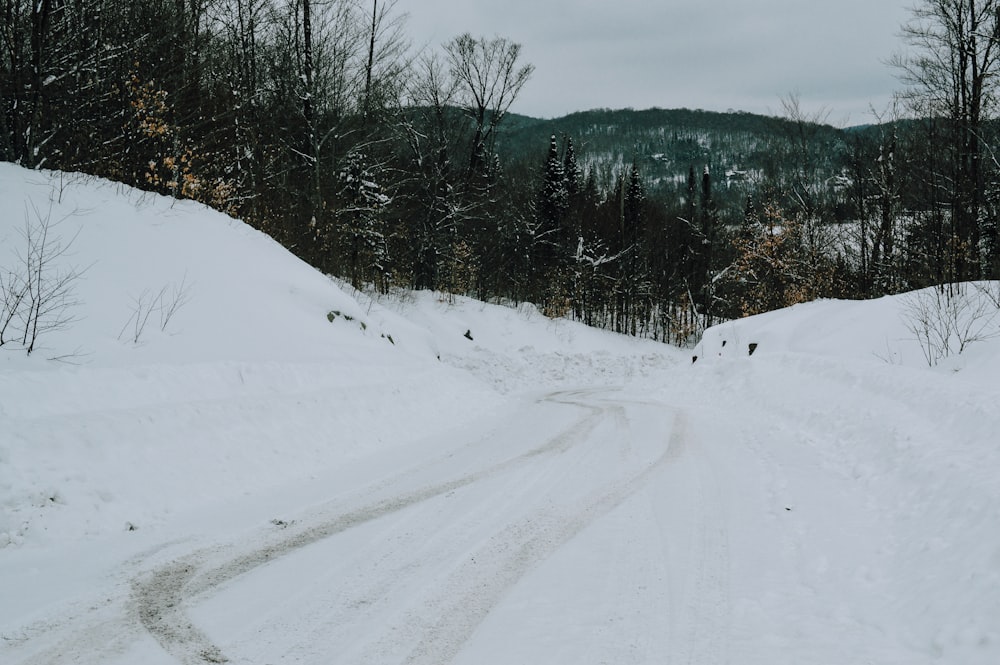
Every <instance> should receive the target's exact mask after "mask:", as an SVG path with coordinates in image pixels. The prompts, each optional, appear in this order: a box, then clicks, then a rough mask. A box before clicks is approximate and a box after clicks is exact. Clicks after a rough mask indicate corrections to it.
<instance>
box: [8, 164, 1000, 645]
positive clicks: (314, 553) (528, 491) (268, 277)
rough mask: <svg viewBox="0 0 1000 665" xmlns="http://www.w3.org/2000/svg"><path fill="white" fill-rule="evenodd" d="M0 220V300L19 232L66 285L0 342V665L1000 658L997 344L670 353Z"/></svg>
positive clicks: (864, 323) (155, 210)
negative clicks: (49, 235)
mask: <svg viewBox="0 0 1000 665" xmlns="http://www.w3.org/2000/svg"><path fill="white" fill-rule="evenodd" d="M0 203H2V204H3V205H2V208H0V268H4V269H5V270H4V271H3V274H4V279H8V276H9V275H10V274H11V273H10V271H11V270H14V271H16V269H17V266H18V265H19V261H20V260H21V258H23V257H24V256H26V252H27V251H28V250H27V249H26V245H25V243H24V240H23V238H22V235H21V232H22V231H23V229H24V227H25V224H26V223H27V224H28V225H29V226H31V225H34V226H35V228H37V225H38V220H39V218H43V219H44V218H48V219H49V220H50V221H51V222H58V224H54V225H51V229H52V232H53V233H54V234H55V236H54V237H53V240H59V241H60V242H62V244H63V245H64V246H67V247H68V250H67V251H66V252H65V253H64V254H63V255H62V256H59V257H58V258H57V259H56V260H55V262H54V264H53V266H52V271H51V273H50V274H52V275H57V274H67V271H70V270H72V269H74V268H75V269H76V270H77V272H78V273H79V274H80V277H79V278H78V279H77V280H75V281H73V282H72V296H73V297H72V298H71V299H69V300H72V301H73V302H76V303H78V304H76V305H74V306H73V307H71V308H70V309H68V310H66V311H67V313H70V314H71V315H72V316H73V317H74V319H75V321H74V322H73V323H72V324H71V325H69V326H67V327H66V328H65V329H64V330H53V331H50V332H48V333H47V334H44V335H41V336H39V339H38V345H37V348H36V349H35V351H34V352H33V353H32V354H31V355H30V356H28V355H27V354H26V353H25V352H24V351H23V349H21V348H20V346H19V345H18V344H17V343H16V342H17V341H19V338H18V339H17V340H15V342H13V343H7V344H5V345H4V346H3V347H0V662H2V663H4V664H7V663H12V664H14V663H36V664H43V663H95V664H96V663H101V664H103V663H144V664H145V663H150V664H156V663H205V662H232V663H246V664H254V665H263V664H265V663H270V664H277V663H316V664H320V663H322V664H328V663H351V664H353V663H379V664H387V663H428V664H430V663H446V662H452V663H468V664H477V665H480V664H490V663H497V664H500V663H504V664H506V663H546V664H558V663H566V664H573V665H578V664H584V663H594V664H597V663H615V664H618V663H692V664H705V665H708V664H716V663H734V664H737V663H739V664H747V665H758V664H759V665H773V664H774V663H810V664H830V665H834V664H843V663H851V664H854V663H878V664H899V665H904V664H906V665H922V664H938V663H954V664H956V665H966V664H970V665H977V664H983V665H986V664H994V663H997V662H1000V434H998V433H1000V409H998V406H1000V387H998V382H997V376H998V375H1000V340H997V339H988V340H984V341H981V342H978V343H975V344H972V345H971V346H969V347H968V349H966V350H965V351H964V353H962V354H961V355H960V356H953V357H949V358H945V359H942V360H941V362H940V363H938V365H937V366H936V367H934V368H932V369H931V368H928V367H927V363H926V361H925V359H924V354H923V351H922V349H921V346H920V344H918V343H917V341H916V340H915V339H914V334H913V332H912V331H910V330H909V329H908V328H907V325H906V323H905V315H906V313H907V312H908V311H912V307H911V306H910V305H908V304H907V302H911V303H912V299H911V300H910V301H907V299H906V298H905V297H896V298H884V299H881V300H877V301H871V302H839V301H823V302H816V303H810V304H806V305H800V306H796V307H793V308H790V309H787V310H783V311H780V312H774V313H771V314H768V315H763V316H759V317H754V318H751V319H747V320H743V321H740V322H735V323H729V324H724V325H721V326H718V327H716V328H713V329H711V330H709V331H708V332H707V333H706V335H705V338H704V340H703V341H702V343H701V344H700V345H699V346H698V347H697V348H696V349H694V350H691V351H680V350H677V349H673V348H670V347H665V346H662V345H658V344H653V343H650V342H643V341H638V340H632V339H628V338H623V337H619V336H616V335H612V334H609V333H605V332H601V331H596V330H591V329H587V328H584V327H582V326H579V325H575V324H572V323H569V322H566V321H551V320H548V319H546V318H544V317H542V316H541V315H539V314H538V313H537V312H535V311H534V310H533V309H532V308H530V307H521V308H519V309H509V308H503V307H498V306H494V305H487V304H483V303H478V302H474V301H471V300H467V299H464V298H446V297H442V296H440V295H439V294H430V293H417V294H396V295H393V296H390V297H387V298H384V299H381V300H378V301H376V300H373V299H372V298H370V297H369V296H367V295H364V294H357V293H353V292H351V291H350V290H345V289H344V288H343V287H341V286H340V285H338V284H337V283H335V282H333V281H331V280H330V279H328V278H326V277H325V276H323V275H320V274H319V273H317V272H316V271H314V270H312V269H311V268H309V267H308V266H306V265H304V264H302V263H301V262H299V261H298V260H296V259H294V258H293V257H291V256H290V255H289V254H288V253H287V252H285V251H284V250H283V249H282V248H281V247H279V246H278V245H277V244H276V243H274V242H273V241H271V240H270V239H269V238H267V237H266V236H264V235H262V234H260V233H257V232H255V231H253V230H251V229H249V228H248V227H246V226H244V225H243V224H241V223H239V222H235V221H233V220H231V219H228V218H226V217H224V216H222V215H219V214H217V213H214V212H211V211H207V210H205V209H204V208H202V207H200V206H197V205H195V204H192V203H188V202H175V201H170V200H167V199H162V198H159V197H154V196H150V195H146V194H142V193H139V192H136V191H134V190H130V189H127V188H124V187H120V186H117V185H113V184H109V183H104V182H99V181H92V180H89V179H85V178H81V177H79V176H69V175H60V174H45V173H38V172H29V171H25V170H22V169H19V168H16V167H14V166H11V165H7V164H0ZM36 211H37V213H36ZM19 257H20V258H19ZM60 270H61V271H62V272H59V271H60ZM5 283H9V282H5ZM168 311H169V312H171V315H170V316H169V317H166V316H165V314H166V312H168ZM164 319H168V320H164ZM12 321H13V325H14V326H15V327H16V326H17V325H18V323H17V322H18V321H19V319H18V318H16V317H15V318H14V319H13V320H12ZM996 323H997V324H1000V321H998V322H996ZM991 325H993V324H992V323H991ZM991 330H992V329H991ZM466 333H468V336H466ZM469 337H471V339H469ZM5 339H6V338H5ZM751 343H753V344H756V345H757V347H756V349H755V352H754V353H753V355H752V356H751V355H749V353H748V345H749V344H751ZM693 355H697V356H698V360H697V362H695V363H692V362H691V357H692V356H693ZM52 358H58V360H51V359H52Z"/></svg>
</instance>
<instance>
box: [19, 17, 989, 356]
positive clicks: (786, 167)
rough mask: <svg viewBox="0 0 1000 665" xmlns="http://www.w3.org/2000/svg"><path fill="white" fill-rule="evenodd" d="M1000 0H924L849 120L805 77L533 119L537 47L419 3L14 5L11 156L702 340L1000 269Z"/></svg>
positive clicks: (591, 316)
mask: <svg viewBox="0 0 1000 665" xmlns="http://www.w3.org/2000/svg"><path fill="white" fill-rule="evenodd" d="M997 9H998V2H995V1H993V0H946V1H945V2H933V3H932V2H923V3H919V4H918V6H917V8H916V9H915V10H914V18H913V22H912V23H911V24H908V25H907V26H905V29H904V39H905V40H907V43H909V44H910V45H912V46H915V47H916V48H917V50H916V51H915V53H916V54H917V55H915V56H913V57H911V58H909V59H905V58H902V57H900V58H898V59H897V61H896V62H895V63H894V65H895V66H896V67H897V69H898V70H899V71H900V79H901V84H902V90H901V92H900V96H899V98H898V101H897V103H896V104H895V105H893V106H892V107H891V108H888V109H878V110H876V111H875V115H874V117H873V122H872V124H870V125H866V126H864V127H856V128H850V129H839V128H836V127H832V126H830V125H829V124H827V123H826V122H825V119H826V115H825V114H824V113H823V112H822V110H815V111H807V110H806V109H804V108H803V106H802V105H801V103H800V100H799V99H798V98H797V97H796V96H794V95H789V96H788V97H786V98H785V99H783V100H781V106H782V112H783V117H765V116H759V115H753V114H748V113H740V112H730V113H713V112H708V111H699V110H687V109H676V110H662V109H649V110H640V111H636V110H609V109H600V110H592V111H584V112H579V113H574V114H571V115H568V116H565V117H563V118H558V119H547V120H543V119H534V118H528V117H524V116H519V115H516V114H514V113H511V109H512V108H515V107H516V103H515V102H516V100H517V97H518V94H519V92H520V91H521V89H522V88H523V86H524V85H526V84H530V83H529V81H530V77H531V74H532V71H533V68H532V66H531V65H530V64H529V63H526V62H524V61H523V59H522V54H521V48H520V46H519V45H518V44H516V43H513V42H511V41H509V40H507V39H505V38H503V37H490V38H481V37H474V36H472V35H468V34H466V35H460V36H457V37H455V38H454V39H452V40H450V41H448V42H447V43H445V44H443V45H442V46H441V47H440V48H428V49H424V50H421V51H419V52H418V51H416V50H415V49H413V48H411V45H410V43H409V41H408V39H407V34H406V23H405V15H403V14H402V13H400V12H399V11H398V7H397V3H396V2H394V1H393V0H388V1H386V0H381V1H380V0H371V1H367V2H363V1H361V0H326V1H324V2H315V0H152V1H150V2H141V3H139V2H120V1H114V0H0V11H2V13H3V28H2V32H0V48H2V55H0V108H2V112H0V159H2V160H6V161H12V162H16V163H19V164H22V165H24V166H27V167H31V168H51V169H62V170H67V171H77V172H82V173H86V174H91V175H94V176H101V177H107V178H110V179H113V180H116V181H119V182H123V183H126V184H129V185H133V186H136V187H139V188H142V189H146V190H149V191H154V192H159V193H162V194H166V195H170V196H174V197H178V198H190V199H195V200H198V201H201V202H203V203H206V204H208V205H210V206H212V207H214V208H217V209H219V210H222V211H225V212H227V213H229V214H232V215H234V216H237V217H239V218H241V219H243V220H245V221H247V222H248V223H249V224H251V225H253V226H255V227H256V228H259V229H261V230H263V231H265V232H266V233H268V234H270V235H271V236H273V237H274V238H275V239H277V240H278V241H279V242H281V243H283V244H284V245H285V246H286V247H288V248H289V249H290V250H291V251H293V252H295V253H296V254H297V255H298V256H300V257H302V258H303V259H305V260H306V261H308V262H310V263H311V264H313V265H314V266H316V267H317V268H319V269H320V270H323V271H326V272H328V273H331V274H334V275H337V276H339V277H341V278H344V279H346V280H349V281H350V282H351V283H352V284H353V285H354V286H356V287H358V288H362V287H364V288H375V289H379V290H382V291H386V290H389V289H391V288H396V287H402V288H416V289H438V290H441V291H445V292H450V293H459V294H468V295H473V296H476V297H478V298H481V299H484V300H492V301H502V302H532V303H535V304H537V305H538V306H539V307H540V308H541V309H542V310H543V311H544V312H545V313H546V314H548V315H551V316H570V317H574V318H576V319H579V320H582V321H585V322H586V323H588V324H590V325H595V326H601V327H607V328H611V329H614V330H618V331H621V332H627V333H630V334H636V335H644V336H649V337H653V338H656V339H662V340H665V341H671V342H676V343H685V342H687V341H689V340H691V339H693V338H694V336H695V335H697V333H698V332H699V331H700V330H701V329H702V328H703V327H704V326H705V325H708V324H711V323H713V322H716V321H719V320H722V319H725V318H733V317H738V316H743V315H747V314H753V313H757V312H762V311H767V310H770V309H774V308H778V307H783V306H787V305H790V304H793V303H796V302H802V301H806V300H811V299H815V298H821V297H875V296H879V295H883V294H887V293H896V292H900V291H904V290H909V289H913V288H917V287H922V286H927V285H931V284H946V283H954V282H961V281H965V280H970V279H980V278H996V277H998V276H1000V248H998V241H997V216H998V215H1000V207H998V204H1000V196H998V194H1000V187H998V185H1000V179H998V175H1000V162H998V160H997V159H996V157H995V147H996V146H997V141H998V138H1000V134H998V131H997V130H998V126H997V124H996V122H995V117H996V116H995V112H996V110H997V109H996V102H997V99H996V89H995V86H996V81H997V74H998V73H1000V72H998V71H997V70H998V67H1000V65H998V64H997V63H998V58H997V54H996V53H995V50H996V49H997V44H998V43H1000V40H998V39H997V37H998V36H1000V25H998V18H997V17H998V12H997ZM956 54H957V55H960V56H961V57H948V56H949V55H956ZM613 102H614V100H609V103H613Z"/></svg>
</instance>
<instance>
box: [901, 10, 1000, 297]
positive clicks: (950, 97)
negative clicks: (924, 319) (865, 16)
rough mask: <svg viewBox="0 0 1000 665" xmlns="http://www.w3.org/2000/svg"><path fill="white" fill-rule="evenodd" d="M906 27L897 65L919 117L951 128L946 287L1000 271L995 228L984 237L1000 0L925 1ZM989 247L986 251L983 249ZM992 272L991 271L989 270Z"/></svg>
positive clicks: (999, 60)
mask: <svg viewBox="0 0 1000 665" xmlns="http://www.w3.org/2000/svg"><path fill="white" fill-rule="evenodd" d="M912 16H913V18H912V20H911V21H910V22H909V23H908V24H906V25H904V26H903V37H904V39H905V40H906V42H907V44H909V46H910V47H911V51H909V52H908V53H906V54H901V55H897V56H896V57H895V58H893V60H892V64H893V65H894V66H895V67H896V68H897V69H898V70H899V72H900V78H901V80H902V81H903V83H905V84H906V85H907V86H908V88H907V90H906V93H905V95H906V98H907V99H908V101H909V102H910V104H911V106H912V108H913V109H914V110H915V111H916V112H917V113H918V114H919V115H921V116H923V117H927V118H941V119H944V120H946V121H947V123H948V130H949V131H948V132H947V137H946V140H947V145H942V146H941V147H942V149H944V150H947V163H946V167H947V172H946V173H944V174H942V175H943V176H944V177H945V178H946V180H947V182H948V183H950V187H949V189H950V192H949V194H950V199H951V200H950V208H951V211H950V213H951V220H950V221H951V229H950V234H951V239H950V242H951V244H952V245H953V248H952V252H951V253H952V255H953V257H954V258H953V259H952V260H951V265H950V266H948V269H949V274H948V275H947V276H946V279H947V281H953V282H957V281H963V280H966V279H972V278H975V277H978V276H979V275H980V274H982V273H983V272H984V270H983V268H984V267H987V263H988V262H992V263H993V266H992V268H991V269H992V270H993V271H995V270H996V268H997V266H996V262H997V260H998V257H997V244H996V241H997V239H996V237H995V234H996V230H995V228H992V229H991V230H990V231H989V232H988V233H987V234H986V237H984V234H983V230H984V221H985V220H984V219H983V215H982V213H983V210H984V206H985V191H986V177H985V176H986V173H985V171H986V168H985V166H986V165H985V163H984V159H983V157H984V148H985V135H984V130H985V129H986V128H987V125H988V122H989V120H990V119H991V118H992V117H993V115H994V113H995V111H996V107H997V90H998V88H997V86H998V76H1000V0H920V1H919V2H918V3H917V5H916V6H915V7H914V8H913V10H912ZM984 249H985V250H986V251H984ZM988 269H990V268H988Z"/></svg>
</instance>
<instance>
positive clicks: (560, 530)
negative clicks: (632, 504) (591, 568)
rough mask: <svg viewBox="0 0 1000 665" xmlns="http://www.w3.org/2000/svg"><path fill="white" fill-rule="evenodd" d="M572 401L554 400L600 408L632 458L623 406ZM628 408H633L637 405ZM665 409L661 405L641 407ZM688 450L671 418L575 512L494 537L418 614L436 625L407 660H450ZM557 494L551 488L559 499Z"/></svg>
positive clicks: (549, 514) (536, 518)
mask: <svg viewBox="0 0 1000 665" xmlns="http://www.w3.org/2000/svg"><path fill="white" fill-rule="evenodd" d="M572 397H573V396H571V395H561V396H558V398H557V397H556V396H553V399H556V400H557V401H560V402H563V403H570V404H576V405H578V406H585V405H594V404H602V406H601V408H602V412H603V416H604V417H607V418H609V419H611V420H613V421H614V423H615V424H616V429H615V431H616V433H617V435H618V437H619V442H620V446H621V449H620V452H621V454H622V455H626V454H628V453H629V452H631V449H632V447H633V441H632V437H631V436H627V437H626V436H624V432H623V431H622V426H623V425H624V426H625V428H627V427H628V425H627V423H628V418H627V413H626V409H625V408H624V406H623V403H620V402H615V401H613V400H599V401H598V400H593V399H591V400H588V401H585V402H580V401H577V400H578V399H579V398H580V397H584V396H583V395H579V396H577V399H576V400H575V399H572ZM629 404H632V405H637V404H638V403H636V402H629ZM643 406H644V407H646V408H648V407H649V406H655V408H658V409H665V408H666V407H665V405H663V404H655V405H653V404H648V403H647V404H644V405H643ZM684 451H685V447H684V426H683V421H682V420H681V419H680V416H678V415H677V414H674V420H673V423H672V427H671V430H670V434H669V437H667V436H665V437H664V442H663V444H662V445H661V450H660V451H658V454H657V455H656V456H655V457H653V458H652V459H650V460H648V461H647V462H646V463H645V464H643V465H642V466H641V467H640V468H639V469H637V470H634V471H633V472H631V473H629V474H627V475H625V476H622V477H618V478H615V479H613V480H612V482H610V483H608V484H602V485H600V486H599V487H598V488H597V489H596V490H593V491H591V492H589V493H588V494H587V495H586V497H585V498H584V499H583V500H582V501H578V502H576V503H575V504H574V505H572V506H563V507H561V508H553V509H550V510H546V511H543V512H541V513H536V514H533V515H531V516H529V517H527V518H524V519H522V520H519V521H517V522H515V523H514V524H511V525H509V526H507V527H506V528H504V529H502V530H500V531H498V532H497V533H496V534H495V535H494V536H493V538H492V539H491V540H490V541H489V543H487V545H486V546H484V547H482V548H480V549H479V550H478V551H477V552H476V554H475V556H474V558H473V559H471V560H470V561H468V562H466V563H465V564H463V565H462V566H461V567H460V568H459V569H458V570H457V571H455V572H454V573H453V574H452V575H451V576H450V577H449V579H448V580H447V581H446V582H445V583H444V584H443V585H441V591H440V592H439V593H438V594H437V595H436V597H435V599H433V600H432V601H431V605H430V607H425V608H423V610H424V611H423V612H422V616H428V615H429V616H433V617H436V619H435V620H434V621H433V623H430V624H429V625H424V626H423V632H424V636H423V638H422V639H421V640H420V641H419V642H418V643H417V645H416V646H415V648H414V649H413V650H412V651H411V652H410V654H409V656H408V657H407V659H406V661H405V662H406V663H407V664H408V665H424V664H428V665H432V664H438V663H446V662H450V661H452V660H453V659H454V658H455V657H456V656H457V655H458V653H459V652H460V651H461V650H462V648H463V646H464V645H465V643H466V642H467V641H468V639H469V638H470V637H471V636H472V634H473V633H474V632H475V630H476V628H477V627H478V626H479V625H480V624H481V623H482V622H483V620H484V619H485V618H486V617H487V615H488V614H489V613H490V611H491V610H492V609H493V608H494V607H495V606H496V605H497V603H498V602H500V600H501V599H502V597H503V596H504V595H505V594H506V593H507V591H508V590H509V589H511V588H512V587H513V586H514V585H515V584H516V583H517V582H518V581H519V580H520V579H521V578H522V577H523V576H524V575H525V574H526V573H527V572H528V571H529V570H531V569H532V568H533V567H534V566H536V565H538V564H540V563H541V562H542V561H543V560H545V559H546V558H548V557H549V556H551V555H552V554H553V553H555V552H556V551H557V550H558V549H559V548H561V547H562V546H564V545H565V544H566V543H568V542H569V541H570V540H572V539H573V538H574V537H575V536H576V535H577V534H579V533H580V532H581V531H583V530H584V529H585V528H587V527H588V526H590V525H591V524H593V523H594V522H595V521H597V520H598V519H600V518H601V517H602V516H604V515H606V514H608V513H610V512H611V511H612V510H614V509H615V508H616V507H618V506H619V505H621V504H622V503H623V502H624V501H625V500H626V499H628V498H629V497H630V496H632V495H634V494H635V493H637V492H639V491H640V490H641V489H642V488H643V487H644V486H645V484H646V483H647V482H648V481H649V479H650V478H651V477H652V476H653V474H654V473H656V472H657V471H658V470H659V469H660V468H662V467H663V466H664V465H665V464H668V463H670V462H671V461H674V460H676V459H678V458H680V457H681V456H682V455H683V454H684ZM560 491H561V488H559V487H558V486H557V487H555V488H553V489H552V493H553V494H558V493H559V492H560Z"/></svg>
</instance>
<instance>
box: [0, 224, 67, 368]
mask: <svg viewBox="0 0 1000 665" xmlns="http://www.w3.org/2000/svg"><path fill="white" fill-rule="evenodd" d="M60 221H61V220H60ZM58 224H59V221H56V222H53V221H52V218H51V210H50V211H48V212H47V213H45V214H42V213H41V212H40V211H39V210H38V209H37V208H34V207H32V210H31V212H30V214H29V213H25V223H24V229H23V230H22V232H21V237H22V240H23V245H22V247H21V248H20V249H19V250H17V251H15V253H14V254H15V257H16V263H15V266H14V267H13V268H3V269H0V307H2V309H0V314H2V316H0V346H2V345H4V344H7V343H10V342H14V343H16V344H19V345H20V348H21V349H23V350H24V351H25V352H27V353H28V354H29V355H30V354H31V353H32V352H33V351H35V349H36V348H37V344H38V340H39V339H40V338H41V337H43V336H44V335H46V334H47V333H50V332H55V331H58V330H64V329H66V328H67V327H69V326H70V324H72V323H73V321H74V320H75V319H74V318H73V316H72V314H71V309H72V308H73V307H74V306H75V305H77V304H78V303H77V301H76V299H75V297H74V294H73V289H74V286H75V284H76V281H77V280H78V279H80V277H81V276H82V274H83V271H80V270H78V269H77V268H75V267H72V268H66V267H64V266H62V265H60V263H61V262H60V260H59V259H60V258H62V257H64V256H65V255H66V254H67V253H68V252H69V249H70V247H71V246H72V244H73V239H71V240H70V241H69V242H65V243H64V242H63V240H62V238H60V237H59V236H58V235H57V234H56V233H55V229H56V227H57V226H58Z"/></svg>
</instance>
